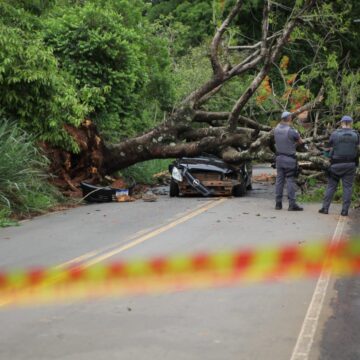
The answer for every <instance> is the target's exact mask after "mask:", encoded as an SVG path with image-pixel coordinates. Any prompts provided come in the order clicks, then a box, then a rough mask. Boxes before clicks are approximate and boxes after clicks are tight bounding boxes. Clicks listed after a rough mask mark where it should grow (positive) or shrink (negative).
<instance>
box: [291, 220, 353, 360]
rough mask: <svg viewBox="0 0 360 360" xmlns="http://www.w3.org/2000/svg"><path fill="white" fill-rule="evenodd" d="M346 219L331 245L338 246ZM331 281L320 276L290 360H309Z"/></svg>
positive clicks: (338, 227)
mask: <svg viewBox="0 0 360 360" xmlns="http://www.w3.org/2000/svg"><path fill="white" fill-rule="evenodd" d="M345 219H346V218H345V217H343V216H340V218H339V221H338V223H337V225H336V228H335V232H334V235H333V237H332V239H331V244H336V243H338V242H339V240H340V239H341V237H342V234H343V231H344V226H345ZM330 279H331V274H329V273H324V272H322V273H321V274H320V277H319V279H318V281H317V283H316V287H315V290H314V293H313V296H312V299H311V302H310V305H309V307H308V310H307V312H306V315H305V319H304V322H303V324H302V326H301V330H300V334H299V336H298V338H297V341H296V344H295V347H294V349H293V352H292V355H291V358H290V360H308V359H309V355H310V351H311V348H312V345H313V343H314V339H315V334H316V330H317V327H318V324H319V319H320V315H321V311H322V308H323V306H324V301H325V296H326V292H327V289H328V286H329V283H330Z"/></svg>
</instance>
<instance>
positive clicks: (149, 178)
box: [119, 159, 171, 185]
mask: <svg viewBox="0 0 360 360" xmlns="http://www.w3.org/2000/svg"><path fill="white" fill-rule="evenodd" d="M170 163H171V159H155V160H149V161H145V162H142V163H139V164H135V165H133V166H130V167H128V168H127V169H124V170H122V171H120V174H119V175H120V176H122V177H124V178H125V179H129V180H135V181H136V183H138V184H147V185H153V184H155V182H156V180H155V179H154V175H155V174H158V173H160V172H162V171H167V169H168V166H169V164H170Z"/></svg>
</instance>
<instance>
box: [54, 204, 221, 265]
mask: <svg viewBox="0 0 360 360" xmlns="http://www.w3.org/2000/svg"><path fill="white" fill-rule="evenodd" d="M225 200H226V199H224V198H223V199H220V200H219V199H215V200H212V201H209V202H206V203H205V204H201V205H200V206H198V207H197V208H196V209H195V210H190V211H187V212H185V213H181V214H178V216H179V217H178V218H176V219H175V220H173V221H171V222H170V223H168V224H166V225H163V226H161V227H160V228H156V229H154V228H152V229H151V228H150V229H149V228H148V229H142V230H139V231H138V232H136V233H135V234H133V235H132V236H131V237H130V238H129V239H128V240H129V241H131V240H133V241H138V240H139V239H141V238H143V237H147V236H148V235H150V234H154V235H152V236H151V237H154V236H156V235H157V233H159V234H161V233H162V232H164V231H166V230H163V229H164V228H166V229H167V227H168V226H169V225H172V226H170V227H169V228H172V227H174V226H176V225H177V224H178V223H179V224H180V223H182V222H184V221H187V220H189V219H191V218H193V217H195V216H197V215H198V214H201V213H203V212H205V211H207V210H208V209H210V208H212V207H214V206H216V205H217V204H220V203H223V202H224V201H225ZM184 219H185V220H184ZM173 224H175V225H173ZM155 233H156V234H155ZM146 240H148V239H146ZM143 241H145V240H143ZM143 241H140V242H139V243H141V242H143ZM119 245H120V244H111V245H108V246H105V247H103V248H100V249H96V250H92V251H90V252H88V253H85V254H82V255H80V256H78V257H76V258H73V259H71V260H68V261H65V262H63V263H61V264H59V265H57V266H56V267H55V269H62V268H64V267H67V266H69V265H73V264H80V263H82V262H84V260H88V259H91V258H94V257H95V256H97V255H100V254H102V253H106V254H107V253H108V252H109V251H116V250H117V249H118V248H119ZM120 246H121V247H124V246H128V245H123V244H121V245H120ZM133 246H135V245H133ZM133 246H131V247H133ZM122 251H124V250H122Z"/></svg>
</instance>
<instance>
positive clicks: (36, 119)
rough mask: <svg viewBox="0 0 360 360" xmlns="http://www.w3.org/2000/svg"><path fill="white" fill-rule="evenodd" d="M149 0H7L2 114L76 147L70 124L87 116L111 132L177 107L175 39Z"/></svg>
mask: <svg viewBox="0 0 360 360" xmlns="http://www.w3.org/2000/svg"><path fill="white" fill-rule="evenodd" d="M145 9H146V6H145V5H144V3H143V1H142V0H132V1H130V0H101V1H95V0H87V1H73V0H57V1H47V0H29V1H23V0H16V1H10V0H3V1H1V2H0V92H1V94H2V96H1V98H0V115H1V116H4V117H6V118H8V119H11V120H12V121H15V122H17V123H18V124H19V125H20V126H21V127H22V128H23V129H25V130H26V131H28V132H30V133H32V134H35V135H36V136H38V137H39V138H40V139H41V140H44V141H48V142H50V143H51V144H53V145H56V146H60V147H62V148H64V149H67V150H71V151H73V152H76V151H77V150H78V148H77V145H76V144H75V143H74V141H73V140H72V139H71V137H70V136H69V135H68V134H67V133H66V131H65V130H64V125H65V124H71V125H74V126H78V125H79V124H80V123H81V122H82V121H83V120H84V118H86V117H91V118H92V119H94V120H95V121H96V123H97V124H98V125H99V128H100V130H101V132H102V133H103V134H104V135H105V137H106V138H108V139H109V138H111V139H114V140H115V139H116V140H119V138H123V137H129V136H132V135H135V134H136V133H138V132H140V131H143V130H145V129H147V128H149V127H150V126H151V125H152V124H153V115H152V114H149V109H154V108H156V109H158V111H159V113H160V112H162V111H165V110H167V109H169V108H170V104H171V103H172V97H173V85H172V81H171V80H172V79H171V71H170V64H171V62H170V59H169V54H168V51H167V45H168V42H167V40H166V39H165V38H161V37H158V36H157V35H156V34H155V32H156V28H155V26H153V25H151V24H150V23H149V22H148V21H147V19H146V18H145V17H144V16H143V12H144V11H145Z"/></svg>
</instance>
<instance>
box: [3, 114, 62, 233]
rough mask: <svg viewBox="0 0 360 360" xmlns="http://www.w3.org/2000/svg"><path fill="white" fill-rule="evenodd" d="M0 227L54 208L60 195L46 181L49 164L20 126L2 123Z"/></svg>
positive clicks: (6, 122)
mask: <svg viewBox="0 0 360 360" xmlns="http://www.w3.org/2000/svg"><path fill="white" fill-rule="evenodd" d="M0 153H1V156H0V226H4V225H9V224H10V223H9V222H8V220H6V219H8V218H9V217H10V216H13V215H17V216H19V217H22V216H28V215H30V214H34V213H42V212H43V211H45V210H47V209H49V208H50V207H52V206H54V205H55V204H56V203H57V202H58V201H59V200H60V195H59V194H58V193H57V192H56V191H55V190H54V188H53V187H52V186H50V185H49V184H48V183H47V181H46V175H45V170H46V168H47V164H48V160H47V159H46V158H45V157H44V156H43V155H41V153H40V152H39V150H38V149H37V148H36V147H35V146H34V144H33V142H32V139H31V138H30V137H29V136H28V135H27V134H26V133H25V132H24V131H23V130H20V129H19V127H18V126H16V125H14V124H11V123H9V122H8V121H4V120H2V121H1V122H0Z"/></svg>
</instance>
